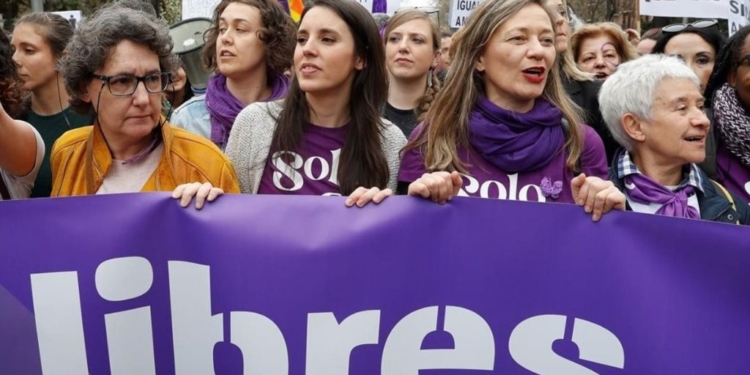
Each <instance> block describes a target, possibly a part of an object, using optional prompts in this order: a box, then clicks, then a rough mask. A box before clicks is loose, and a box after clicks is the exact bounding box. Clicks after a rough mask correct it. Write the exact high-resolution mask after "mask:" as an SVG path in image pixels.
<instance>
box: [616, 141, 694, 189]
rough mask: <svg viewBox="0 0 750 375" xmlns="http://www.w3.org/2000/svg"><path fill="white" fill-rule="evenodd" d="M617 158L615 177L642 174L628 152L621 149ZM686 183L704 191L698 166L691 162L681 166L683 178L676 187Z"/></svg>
mask: <svg viewBox="0 0 750 375" xmlns="http://www.w3.org/2000/svg"><path fill="white" fill-rule="evenodd" d="M617 158H618V159H617V178H620V179H623V178H625V177H627V176H630V175H632V174H643V173H641V172H640V171H639V170H638V167H637V166H636V165H635V164H634V163H633V161H632V159H631V158H630V153H629V152H627V151H622V152H621V153H620V154H619V155H618V156H617ZM688 185H690V186H692V187H694V188H696V189H698V190H700V191H701V192H702V193H705V191H703V180H702V178H701V174H700V172H699V169H698V166H697V165H695V164H693V163H690V164H688V165H686V166H685V167H684V168H683V179H682V181H681V182H680V184H679V185H677V189H680V188H683V187H685V186H688Z"/></svg>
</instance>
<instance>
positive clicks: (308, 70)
mask: <svg viewBox="0 0 750 375" xmlns="http://www.w3.org/2000/svg"><path fill="white" fill-rule="evenodd" d="M299 70H300V72H302V74H312V73H315V72H317V71H319V70H321V69H320V67H318V66H317V65H315V64H313V63H303V64H302V65H301V66H300V68H299Z"/></svg>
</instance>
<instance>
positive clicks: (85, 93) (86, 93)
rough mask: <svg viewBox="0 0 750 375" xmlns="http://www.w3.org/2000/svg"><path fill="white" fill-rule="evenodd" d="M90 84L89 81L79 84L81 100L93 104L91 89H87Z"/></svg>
mask: <svg viewBox="0 0 750 375" xmlns="http://www.w3.org/2000/svg"><path fill="white" fill-rule="evenodd" d="M90 85H91V83H89V85H81V100H83V101H84V102H86V103H91V104H94V103H92V102H91V100H92V99H91V90H89V86H90Z"/></svg>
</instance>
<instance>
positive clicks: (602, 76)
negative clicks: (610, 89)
mask: <svg viewBox="0 0 750 375" xmlns="http://www.w3.org/2000/svg"><path fill="white" fill-rule="evenodd" d="M607 77H609V74H607V73H604V72H599V73H596V74H594V78H596V79H598V80H600V81H604V80H605V79H607Z"/></svg>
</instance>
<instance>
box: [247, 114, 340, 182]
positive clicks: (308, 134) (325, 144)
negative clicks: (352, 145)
mask: <svg viewBox="0 0 750 375" xmlns="http://www.w3.org/2000/svg"><path fill="white" fill-rule="evenodd" d="M348 133H349V126H348V125H345V126H342V127H338V128H326V127H322V126H317V125H312V124H308V125H307V126H305V130H304V135H303V137H302V141H301V142H300V144H299V146H298V148H299V150H298V152H291V151H286V152H277V153H275V154H274V155H273V157H272V158H271V161H270V162H269V163H266V168H265V170H264V171H263V177H261V180H260V187H259V188H258V194H293V195H341V193H340V192H339V181H338V177H337V174H338V169H339V156H340V155H341V149H342V147H343V146H344V142H346V136H347V134H348ZM280 156H281V157H280Z"/></svg>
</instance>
